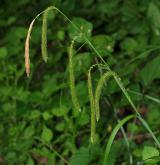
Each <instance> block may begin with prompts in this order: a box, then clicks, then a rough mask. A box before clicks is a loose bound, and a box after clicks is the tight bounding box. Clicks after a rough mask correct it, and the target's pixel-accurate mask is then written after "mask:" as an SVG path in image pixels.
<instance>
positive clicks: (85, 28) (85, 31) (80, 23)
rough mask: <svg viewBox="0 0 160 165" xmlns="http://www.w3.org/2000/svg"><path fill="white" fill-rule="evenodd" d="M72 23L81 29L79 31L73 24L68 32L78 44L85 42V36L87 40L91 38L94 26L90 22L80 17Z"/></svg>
mask: <svg viewBox="0 0 160 165" xmlns="http://www.w3.org/2000/svg"><path fill="white" fill-rule="evenodd" d="M72 21H73V23H74V24H75V25H76V26H77V27H78V28H79V29H80V31H79V30H78V29H77V28H75V27H74V26H73V25H72V24H70V25H69V27H68V32H69V36H70V38H71V39H72V40H73V39H74V38H75V37H76V41H77V42H80V43H83V42H85V39H84V37H83V35H85V36H86V37H87V38H90V37H91V34H92V29H93V26H92V24H91V23H90V22H88V21H86V20H85V19H83V18H78V17H75V18H74V19H73V20H72Z"/></svg>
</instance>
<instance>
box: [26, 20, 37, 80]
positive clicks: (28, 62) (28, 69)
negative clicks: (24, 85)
mask: <svg viewBox="0 0 160 165" xmlns="http://www.w3.org/2000/svg"><path fill="white" fill-rule="evenodd" d="M34 21H35V19H34V20H33V21H32V22H31V24H30V26H29V29H28V33H27V38H26V42H25V68H26V74H27V77H29V74H30V59H29V39H30V35H31V30H32V27H33V24H34Z"/></svg>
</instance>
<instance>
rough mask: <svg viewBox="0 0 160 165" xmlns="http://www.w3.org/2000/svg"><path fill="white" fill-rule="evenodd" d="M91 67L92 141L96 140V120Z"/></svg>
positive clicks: (89, 86) (89, 78)
mask: <svg viewBox="0 0 160 165" xmlns="http://www.w3.org/2000/svg"><path fill="white" fill-rule="evenodd" d="M91 69H92V68H90V69H89V71H88V96H89V100H90V109H91V143H94V142H95V133H96V120H95V102H94V95H93V89H92V79H91Z"/></svg>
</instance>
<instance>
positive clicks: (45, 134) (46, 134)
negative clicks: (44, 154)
mask: <svg viewBox="0 0 160 165" xmlns="http://www.w3.org/2000/svg"><path fill="white" fill-rule="evenodd" d="M41 138H42V140H43V141H44V142H50V141H51V140H52V138H53V133H52V130H51V129H49V128H47V127H46V126H43V131H42V135H41Z"/></svg>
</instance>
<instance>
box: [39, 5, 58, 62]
mask: <svg viewBox="0 0 160 165" xmlns="http://www.w3.org/2000/svg"><path fill="white" fill-rule="evenodd" d="M53 9H55V7H54V6H50V7H48V8H47V9H46V10H45V11H44V12H43V18H42V34H41V51H42V58H43V60H44V61H45V62H47V60H48V52H47V18H48V13H49V11H50V10H53Z"/></svg>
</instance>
